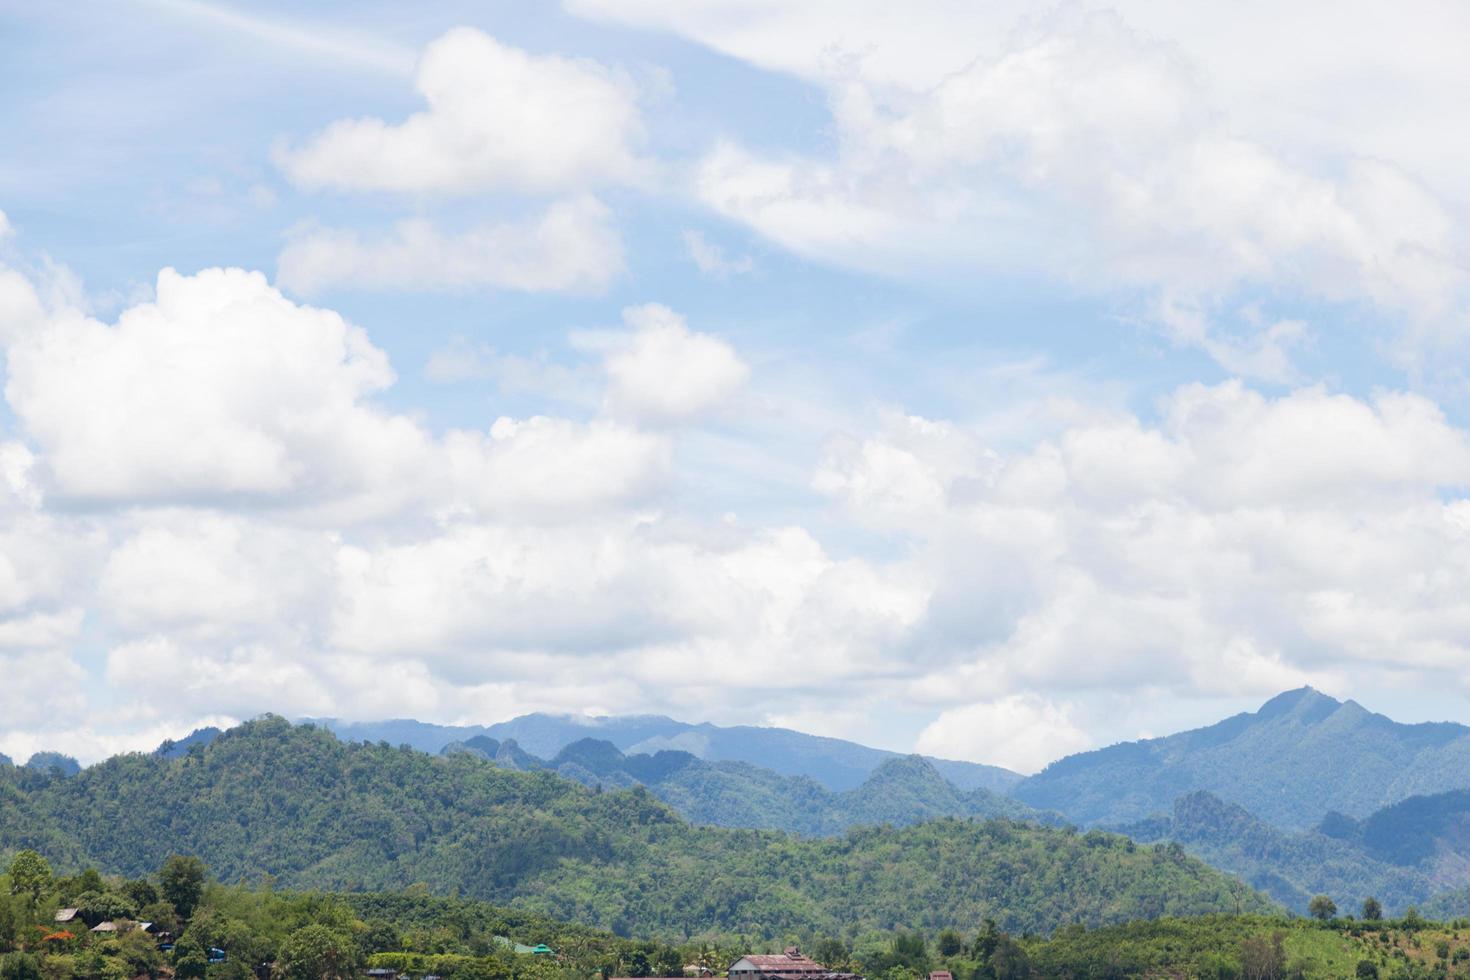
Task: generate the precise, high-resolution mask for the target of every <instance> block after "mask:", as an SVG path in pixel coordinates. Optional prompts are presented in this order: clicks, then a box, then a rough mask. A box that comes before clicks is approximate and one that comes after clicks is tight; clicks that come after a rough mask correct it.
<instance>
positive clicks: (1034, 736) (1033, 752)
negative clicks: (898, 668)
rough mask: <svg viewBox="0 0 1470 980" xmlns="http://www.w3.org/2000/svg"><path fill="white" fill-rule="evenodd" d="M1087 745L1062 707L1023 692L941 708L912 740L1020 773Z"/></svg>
mask: <svg viewBox="0 0 1470 980" xmlns="http://www.w3.org/2000/svg"><path fill="white" fill-rule="evenodd" d="M1090 747H1091V740H1090V739H1089V737H1088V735H1087V733H1085V732H1083V731H1082V730H1081V729H1079V728H1078V727H1077V726H1076V725H1074V724H1073V723H1072V720H1071V717H1070V712H1069V711H1068V710H1067V709H1066V708H1065V707H1058V706H1057V705H1054V704H1051V703H1050V702H1048V701H1045V700H1043V699H1041V698H1039V697H1037V696H1035V695H1022V694H1016V695H1011V696H1009V697H1005V698H1000V699H998V700H995V701H988V702H980V703H978V704H970V705H966V706H964V707H962V708H951V709H949V710H947V711H944V712H942V713H940V715H939V717H938V718H936V719H935V720H934V722H933V723H932V724H930V725H929V726H928V727H927V728H925V729H924V730H923V731H922V732H921V733H920V734H919V739H918V742H917V744H916V745H915V748H916V749H917V750H918V751H919V752H923V753H925V754H926V755H933V756H938V757H940V758H943V759H982V760H984V761H986V762H989V763H992V764H995V765H1002V766H1005V767H1007V768H1009V769H1014V770H1015V771H1017V772H1023V773H1032V772H1036V771H1037V770H1039V769H1041V768H1043V767H1044V766H1045V765H1046V764H1047V763H1049V762H1051V761H1053V760H1054V759H1059V758H1061V757H1062V756H1064V755H1069V754H1071V753H1073V752H1078V751H1081V750H1082V749H1086V748H1090Z"/></svg>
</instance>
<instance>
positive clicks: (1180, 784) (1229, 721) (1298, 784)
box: [1011, 687, 1470, 830]
mask: <svg viewBox="0 0 1470 980" xmlns="http://www.w3.org/2000/svg"><path fill="white" fill-rule="evenodd" d="M1467 788H1470V728H1467V727H1465V726H1464V725H1458V724H1452V723H1449V722H1437V723H1432V724H1415V725H1406V724H1401V723H1399V722H1396V721H1393V720H1392V719H1390V718H1386V717H1384V716H1383V715H1380V714H1375V713H1373V712H1371V711H1369V710H1368V709H1366V708H1364V707H1363V706H1362V705H1359V704H1358V703H1356V702H1354V701H1338V700H1336V699H1335V698H1331V697H1328V696H1327V695H1325V694H1322V693H1321V692H1319V691H1315V690H1313V689H1312V688H1310V687H1304V688H1301V689H1299V690H1295V691H1287V692H1286V693H1284V694H1278V695H1277V696H1276V697H1274V698H1272V699H1271V700H1269V701H1267V702H1266V703H1265V704H1263V705H1262V706H1261V708H1260V709H1259V710H1258V711H1254V712H1246V713H1242V714H1238V715H1235V716H1233V717H1230V718H1226V719H1225V720H1224V721H1221V722H1218V723H1216V724H1214V725H1210V726H1208V727H1206V728H1197V729H1194V730H1192V731H1187V732H1179V733H1178V734H1175V735H1168V736H1165V737H1163V738H1153V739H1147V740H1144V741H1140V742H1122V743H1120V744H1118V745H1113V746H1109V747H1108V748H1104V749H1097V750H1095V751H1091V752H1081V753H1078V754H1076V755H1070V756H1068V757H1066V758H1065V759H1061V760H1058V761H1057V762H1053V763H1052V764H1051V765H1049V766H1047V767H1046V768H1045V769H1043V770H1042V771H1041V772H1039V773H1037V774H1036V775H1034V776H1032V777H1030V778H1029V779H1027V780H1025V781H1024V782H1022V783H1020V784H1019V785H1017V786H1016V787H1014V789H1013V790H1012V793H1011V795H1012V796H1014V797H1015V798H1016V799H1018V800H1021V801H1023V802H1025V803H1028V804H1030V805H1031V806H1033V807H1036V808H1038V809H1043V810H1055V811H1058V812H1060V813H1062V814H1063V815H1065V816H1066V817H1067V818H1068V819H1070V820H1073V821H1076V822H1077V823H1081V824H1109V825H1118V824H1128V823H1132V822H1134V821H1140V820H1145V819H1147V818H1149V817H1152V816H1154V815H1156V814H1163V813H1168V812H1169V811H1170V810H1171V808H1172V807H1173V805H1174V801H1175V800H1176V799H1178V798H1179V797H1181V796H1185V795H1186V794H1190V793H1193V792H1195V791H1197V790H1205V791H1208V792H1210V793H1213V794H1214V795H1215V796H1217V797H1219V798H1220V799H1222V800H1224V801H1226V802H1228V803H1234V804H1237V805H1239V806H1242V807H1244V808H1245V809H1246V810H1248V811H1250V812H1251V813H1252V814H1254V815H1255V816H1257V817H1260V818H1262V819H1264V820H1266V821H1268V822H1270V823H1272V824H1274V825H1275V826H1277V827H1281V828H1284V829H1287V830H1306V829H1307V828H1309V827H1313V826H1315V825H1317V824H1318V822H1319V821H1321V820H1322V819H1323V817H1324V816H1325V815H1326V814H1327V812H1328V811H1329V810H1336V811H1338V812H1339V813H1341V814H1346V815H1347V816H1349V817H1352V818H1363V817H1366V816H1368V815H1369V814H1371V813H1373V812H1374V811H1376V810H1378V809H1380V808H1382V807H1385V806H1388V805H1389V804H1392V803H1397V802H1399V801H1400V800H1404V799H1407V798H1408V797H1410V796H1416V795H1427V794H1434V793H1442V792H1446V791H1448V790H1458V789H1467Z"/></svg>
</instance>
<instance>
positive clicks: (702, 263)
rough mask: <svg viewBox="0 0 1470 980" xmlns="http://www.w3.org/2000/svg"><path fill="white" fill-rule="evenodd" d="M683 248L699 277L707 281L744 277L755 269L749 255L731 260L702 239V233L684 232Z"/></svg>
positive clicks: (690, 230) (712, 244)
mask: <svg viewBox="0 0 1470 980" xmlns="http://www.w3.org/2000/svg"><path fill="white" fill-rule="evenodd" d="M683 238H684V248H685V249H686V250H688V252H689V258H690V260H692V261H693V262H694V266H695V268H697V269H698V270H699V272H700V274H701V275H703V276H705V277H707V278H709V279H721V280H723V279H729V278H730V277H731V276H739V275H744V274H745V273H747V272H749V271H750V270H752V269H754V268H755V260H754V259H752V258H751V257H750V256H749V255H742V256H740V257H739V258H731V257H729V256H727V255H726V254H725V250H724V249H723V248H721V247H720V246H718V245H716V244H715V243H714V242H712V241H710V240H709V239H707V238H705V237H704V234H703V232H700V231H697V230H695V229H693V228H691V229H689V230H687V231H685V232H684V235H683Z"/></svg>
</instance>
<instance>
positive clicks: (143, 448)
mask: <svg viewBox="0 0 1470 980" xmlns="http://www.w3.org/2000/svg"><path fill="white" fill-rule="evenodd" d="M721 349H722V350H723V349H724V348H721ZM8 359H9V379H8V384H7V386H6V397H7V399H8V401H9V403H10V406H11V408H12V409H13V410H14V411H15V414H16V416H17V418H18V419H19V421H20V423H21V424H22V426H23V428H24V430H25V432H26V433H27V434H28V435H29V436H30V438H31V439H32V440H33V441H34V443H35V444H36V446H37V450H38V453H37V455H36V457H35V458H34V459H32V458H31V456H30V454H29V453H30V451H29V450H27V449H25V447H23V446H18V447H15V448H14V449H13V451H12V450H10V449H7V450H6V453H5V454H3V455H0V462H5V463H6V465H5V467H4V469H3V470H0V472H3V473H4V474H6V475H8V476H10V477H13V479H12V482H14V481H20V482H19V483H16V484H15V485H16V487H17V488H18V489H17V491H16V492H17V493H24V494H29V495H30V496H31V497H32V498H36V494H38V493H39V492H41V491H42V490H49V491H50V492H54V493H55V494H57V495H58V496H60V497H61V498H68V499H72V500H80V501H86V502H89V503H90V505H92V506H101V505H103V504H104V503H106V502H109V501H114V502H115V501H123V502H132V503H147V504H151V505H197V504H207V505H212V506H225V507H228V506H230V505H233V504H237V503H240V502H243V501H246V500H251V501H255V502H257V503H264V504H267V505H270V506H273V507H275V508H279V509H288V510H292V511H295V512H297V513H298V515H305V514H306V512H307V511H312V510H315V511H317V512H318V513H317V514H316V516H315V517H313V518H312V519H313V520H331V521H338V522H345V523H352V522H355V521H361V520H372V519H382V518H388V517H392V516H394V515H398V514H406V515H413V514H415V513H419V514H422V513H424V512H429V513H451V512H453V513H463V512H468V513H478V512H481V511H482V510H483V511H485V512H488V513H494V514H496V515H497V516H500V517H510V516H512V515H514V514H516V513H519V514H520V515H521V516H523V517H529V518H531V519H536V518H537V515H544V514H547V513H550V512H557V513H566V512H569V511H575V510H576V509H577V508H579V507H587V508H592V509H596V508H597V507H600V506H603V505H606V504H609V503H613V502H627V501H630V500H633V499H643V498H645V497H647V496H648V495H649V494H650V493H652V491H653V490H654V489H655V488H656V487H657V486H658V485H659V483H660V481H661V480H662V479H663V478H664V476H665V475H666V474H667V471H668V468H669V455H668V452H669V451H668V447H667V446H666V445H665V443H664V440H663V439H662V437H658V436H651V435H646V434H643V433H640V432H638V431H637V430H636V429H633V428H631V427H628V426H624V425H619V424H615V423H612V422H594V423H578V422H570V421H564V420H554V419H547V418H533V419H529V420H525V421H517V420H514V419H510V418H502V419H500V420H499V421H498V422H496V423H495V425H494V426H493V427H492V428H491V430H490V431H489V432H487V433H477V432H474V431H469V430H462V431H455V432H451V433H449V434H447V435H446V436H444V437H442V438H436V437H434V436H433V435H431V434H430V433H429V432H427V431H426V430H425V429H424V428H423V427H422V426H421V425H420V424H419V423H418V422H416V421H414V420H412V419H410V418H409V417H407V416H405V415H397V414H391V413H387V412H384V411H382V410H380V409H379V408H377V407H376V406H374V405H373V404H372V398H373V396H375V395H377V394H378V393H380V392H382V391H384V390H385V389H387V388H388V387H389V386H390V385H391V384H392V382H393V380H394V374H393V370H392V368H391V366H390V365H389V363H388V359H387V357H386V356H385V355H384V353H383V352H382V351H381V350H379V349H378V348H377V347H375V346H373V345H372V343H371V342H370V341H369V340H368V338H367V336H366V334H364V333H363V332H362V331H361V330H360V329H359V328H357V327H354V326H352V325H351V324H349V323H347V322H346V321H345V320H343V319H342V318H341V317H340V316H338V315H337V314H336V313H333V312H331V311H328V310H322V309H317V308H313V307H309V306H301V305H297V304H295V303H293V302H291V301H290V300H288V299H286V298H285V297H283V296H282V295H281V294H280V293H279V292H278V291H276V290H275V289H273V288H271V287H270V286H269V285H268V284H267V283H266V281H265V279H264V277H262V276H261V275H259V274H258V273H246V272H243V271H240V270H223V269H212V270H206V271H204V272H201V273H199V274H198V275H196V276H181V275H179V274H178V273H175V272H173V271H172V270H165V271H164V272H163V273H161V274H160V276H159V279H158V289H157V298H156V300H153V301H150V302H145V303H141V304H138V305H136V306H133V307H130V308H129V309H127V310H125V311H124V312H123V313H122V314H121V315H120V316H119V317H118V320H117V323H116V324H115V325H111V326H109V325H106V324H103V323H100V322H98V321H96V320H92V319H90V318H87V317H84V316H82V315H80V314H78V313H76V312H75V311H72V310H62V311H61V312H59V313H57V314H55V315H53V316H51V317H50V318H49V319H48V320H47V321H46V322H45V324H44V326H43V327H42V328H40V329H37V330H33V331H29V332H27V333H25V334H24V336H22V337H21V339H19V340H18V341H17V342H15V343H13V344H12V345H11V346H10V347H9V349H8ZM78 391H85V392H86V393H87V395H86V397H85V398H78V397H76V396H75V393H76V392H78ZM11 464H13V465H11ZM547 487H551V488H553V489H552V490H551V491H548V490H547ZM36 499H39V498H36ZM518 508H519V510H517V509H518ZM180 519H181V520H183V521H185V522H187V518H180ZM203 536H204V537H205V538H208V534H205V535H203ZM3 572H4V569H3V565H0V583H3V581H4V574H3ZM184 587H185V589H186V590H187V583H185V584H184ZM0 592H3V589H0ZM160 594H162V592H160ZM222 594H223V593H222Z"/></svg>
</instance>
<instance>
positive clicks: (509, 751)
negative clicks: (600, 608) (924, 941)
mask: <svg viewBox="0 0 1470 980" xmlns="http://www.w3.org/2000/svg"><path fill="white" fill-rule="evenodd" d="M443 751H444V752H445V753H459V752H468V753H473V754H475V755H478V756H480V757H481V758H484V759H487V760H490V761H493V762H495V763H496V764H503V765H506V766H508V767H509V768H512V769H548V770H551V771H553V772H556V773H557V774H559V775H562V776H565V777H567V778H569V779H574V780H576V781H577V782H579V783H582V784H583V785H586V786H596V787H602V788H607V789H625V788H627V787H629V786H634V785H644V786H647V787H648V789H649V791H650V792H652V793H653V794H654V795H655V796H657V797H658V798H659V799H661V800H663V801H664V802H665V803H668V804H669V805H670V806H672V807H673V808H674V809H675V810H677V811H678V812H679V813H680V814H681V815H682V816H684V817H685V818H686V819H688V820H691V821H693V822H695V823H701V824H712V825H715V826H721V827H750V828H754V829H759V830H783V831H789V832H792V833H798V834H804V835H807V836H824V835H829V834H837V833H841V832H842V831H844V830H846V829H848V828H849V827H853V826H858V825H863V824H883V823H890V824H894V825H897V826H903V825H907V824H913V823H919V822H921V821H924V820H932V819H935V818H938V817H976V818H983V817H999V816H1004V817H1011V818H1013V819H1018V820H1037V821H1039V822H1042V823H1053V824H1054V823H1058V822H1059V821H1060V818H1059V817H1058V816H1057V815H1056V814H1046V813H1041V812H1039V811H1036V810H1033V809H1032V808H1031V807H1028V806H1026V805H1025V804H1024V803H1020V802H1018V801H1016V800H1012V799H1010V798H1008V797H1004V796H1001V795H1000V794H998V793H992V792H990V791H989V790H986V789H976V790H971V791H969V792H966V791H963V790H961V789H959V788H958V787H956V786H955V785H954V784H952V783H950V782H949V781H948V780H946V779H945V778H944V776H943V775H942V774H941V773H940V772H939V770H938V769H937V768H936V767H935V766H934V765H933V763H932V762H930V761H929V760H928V759H926V758H924V757H923V756H918V755H911V756H900V757H896V758H892V759H888V760H887V761H885V762H883V763H882V764H880V765H879V766H878V767H877V768H876V769H874V770H873V771H872V773H870V774H869V776H868V778H867V779H866V780H864V781H863V782H862V783H861V784H860V785H858V786H855V787H853V788H852V789H850V790H846V791H844V792H841V793H833V792H831V791H830V790H828V789H827V788H826V787H824V786H822V785H820V784H819V783H817V781H816V780H814V779H810V778H808V777H806V776H785V775H782V774H780V773H777V772H774V771H772V770H769V769H764V768H762V767H760V766H755V765H752V764H750V763H747V762H708V761H705V760H703V759H699V758H697V757H695V756H694V755H692V754H690V753H688V752H681V751H673V750H669V749H663V750H660V751H658V752H655V753H652V754H647V753H636V754H625V753H623V752H622V751H620V750H619V749H618V748H617V746H615V745H613V744H612V743H611V742H608V741H604V740H601V739H593V738H585V739H582V740H580V741H577V742H573V743H572V744H571V745H567V746H564V747H563V748H562V749H561V751H559V752H558V753H557V754H556V756H555V757H554V758H552V759H549V760H543V759H536V758H535V757H534V756H530V755H529V754H528V753H525V752H524V751H523V750H521V748H520V746H519V744H518V743H517V742H516V740H514V739H506V740H505V741H497V740H495V739H493V738H491V737H489V736H484V735H481V736H476V737H474V738H471V739H468V740H466V741H464V742H455V743H451V744H450V745H448V746H446V747H445V748H444V750H443Z"/></svg>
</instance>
